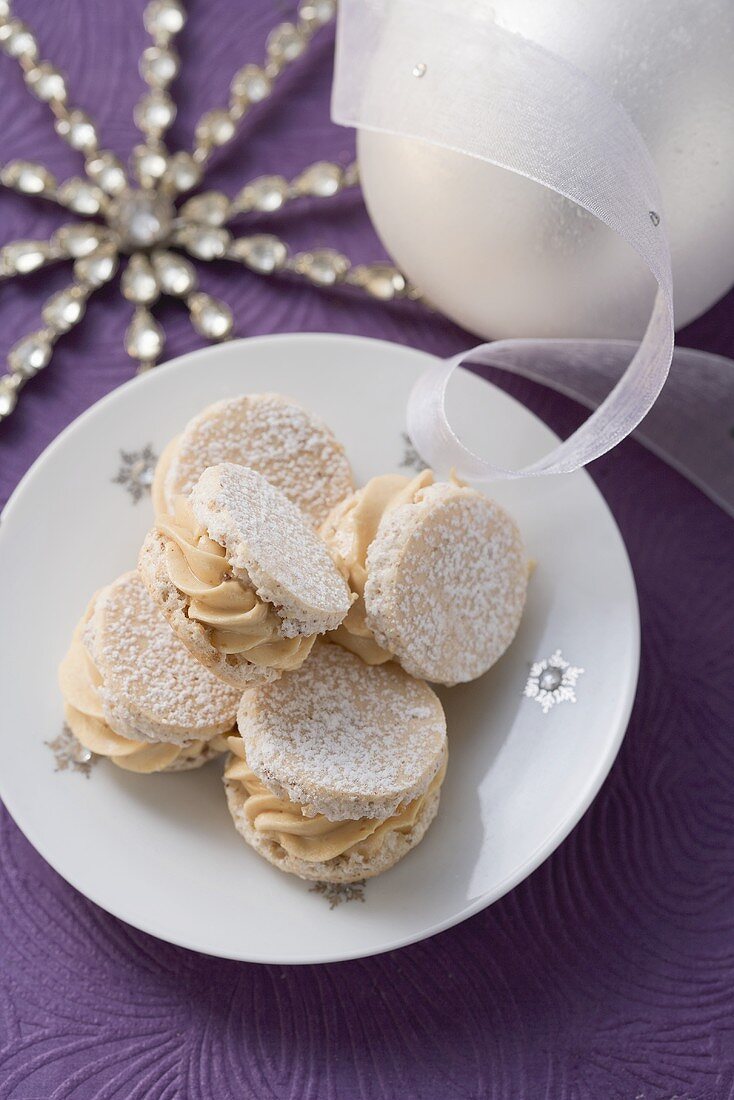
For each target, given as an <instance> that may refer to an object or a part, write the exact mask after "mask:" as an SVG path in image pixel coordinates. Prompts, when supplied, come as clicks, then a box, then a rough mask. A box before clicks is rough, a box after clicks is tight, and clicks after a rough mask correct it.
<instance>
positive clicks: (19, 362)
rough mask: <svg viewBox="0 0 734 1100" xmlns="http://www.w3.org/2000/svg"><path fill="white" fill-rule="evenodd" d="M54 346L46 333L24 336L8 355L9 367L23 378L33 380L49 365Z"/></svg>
mask: <svg viewBox="0 0 734 1100" xmlns="http://www.w3.org/2000/svg"><path fill="white" fill-rule="evenodd" d="M52 350H53V345H52V343H51V341H50V340H49V338H48V334H47V333H46V332H44V331H41V332H34V333H31V335H30V336H24V337H23V339H22V340H19V341H18V343H17V344H14V345H13V347H12V348H11V349H10V352H9V353H8V365H9V367H10V369H11V370H12V371H14V372H15V373H16V374H19V375H21V377H23V378H32V377H33V375H34V374H38V372H39V370H43V368H44V367H45V366H46V364H47V363H48V361H49V359H50V358H51V352H52Z"/></svg>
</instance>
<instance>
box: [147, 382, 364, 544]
mask: <svg viewBox="0 0 734 1100" xmlns="http://www.w3.org/2000/svg"><path fill="white" fill-rule="evenodd" d="M222 462H233V463H235V464H236V465H238V466H249V467H250V468H251V469H253V470H257V472H258V473H259V474H262V475H263V477H266V478H267V479H268V481H269V482H270V483H271V484H272V485H274V486H275V487H276V488H277V489H280V490H281V492H283V493H285V495H286V496H287V497H288V499H289V500H291V501H293V503H294V504H297V505H298V507H299V508H300V509H301V511H302V512H303V513H304V514H305V515H306V516H307V517H308V518H309V520H310V521H311V523H312V524H313V525H314V526H315V527H318V526H319V524H321V523H322V522H323V520H324V519H326V517H327V515H328V514H329V512H330V511H331V509H332V508H333V507H334V506H335V505H336V504H338V502H339V501H340V500H343V499H344V497H346V496H348V495H349V494H350V493H351V492H352V490H353V488H354V483H353V480H352V471H351V468H350V466H349V460H348V459H347V456H346V454H345V452H344V448H343V446H342V445H341V443H339V442H338V440H337V439H336V438H335V437H334V435H333V433H332V432H331V430H330V429H329V428H328V427H327V426H326V425H325V424H323V423H322V422H321V421H320V420H318V419H317V418H316V417H315V416H312V415H311V413H309V412H308V411H307V410H306V409H303V408H301V406H300V405H297V404H296V403H295V402H293V401H290V400H288V399H287V398H285V397H281V396H280V395H279V394H272V393H263V394H245V395H243V396H241V397H232V398H227V399H226V400H224V401H218V402H216V404H214V405H210V406H209V407H208V408H206V409H204V410H203V412H201V413H199V415H198V416H195V417H194V419H193V420H191V421H190V422H189V423H188V424H187V426H186V427H185V429H184V431H183V432H182V433H181V435H179V436H176V438H175V439H173V440H171V442H170V443H169V445H168V446H167V447H166V449H165V451H164V452H163V454H162V455H161V458H160V461H159V463H158V467H157V469H156V472H155V478H154V481H153V504H154V506H155V510H156V512H157V513H159V514H160V513H168V514H170V513H171V511H172V510H173V507H174V501H175V498H176V497H177V496H182V495H183V496H186V495H188V493H190V492H191V490H192V489H193V487H194V485H195V484H196V482H197V481H198V479H199V477H200V476H201V474H202V473H203V472H204V470H205V469H207V467H209V466H216V465H219V464H220V463H222Z"/></svg>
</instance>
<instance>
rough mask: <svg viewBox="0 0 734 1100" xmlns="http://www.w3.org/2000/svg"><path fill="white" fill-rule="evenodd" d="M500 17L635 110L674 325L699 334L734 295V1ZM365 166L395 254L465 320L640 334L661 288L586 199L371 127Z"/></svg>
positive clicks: (533, 7) (530, 6)
mask: <svg viewBox="0 0 734 1100" xmlns="http://www.w3.org/2000/svg"><path fill="white" fill-rule="evenodd" d="M464 2H465V3H466V2H475V3H479V4H483V6H484V7H485V9H486V7H487V4H486V3H484V0H464ZM490 10H491V12H492V13H493V16H494V18H495V19H496V20H497V22H498V23H499V24H500V25H502V26H504V27H505V28H507V29H509V30H512V31H518V32H520V33H521V34H523V35H525V36H526V37H528V38H531V39H533V40H534V41H536V42H538V43H540V44H541V45H543V46H545V47H546V48H547V49H550V50H553V51H555V52H556V53H559V54H561V55H562V56H564V57H565V58H567V59H568V60H569V61H571V62H573V63H574V64H575V65H576V66H577V67H579V68H580V69H583V70H584V71H585V72H586V73H588V74H589V75H590V76H592V77H594V78H595V79H596V80H597V82H599V83H600V84H602V85H603V86H605V87H606V88H607V89H608V90H609V92H610V93H611V94H612V95H613V96H614V97H615V98H616V99H617V100H618V101H619V102H621V103H622V104H623V105H624V106H625V107H626V108H627V110H628V112H629V113H630V115H631V116H632V119H633V121H634V122H635V123H636V125H637V126H638V128H639V129H640V131H641V132H642V135H643V137H644V138H645V140H646V142H647V144H648V147H649V149H650V151H651V153H652V156H653V159H654V161H655V164H656V167H657V171H658V177H659V181H660V187H661V191H662V196H663V209H664V211H665V215H666V223H667V228H668V233H669V237H670V242H671V250H672V257H673V285H674V291H675V310H676V326H677V327H681V326H682V325H685V324H687V323H688V321H690V320H692V319H693V318H694V317H697V316H698V315H699V314H700V313H702V312H704V310H706V309H707V308H708V307H709V306H710V305H712V304H713V302H715V301H716V300H717V299H718V298H719V297H721V295H722V294H723V293H724V292H725V291H726V290H727V289H728V288H729V287H730V286H731V285H732V283H734V3H733V2H732V0H644V2H643V0H613V2H612V3H610V2H609V0H554V2H553V3H552V4H551V3H548V0H493V3H492V4H491V8H490ZM491 63H492V60H491V57H490V58H488V59H487V64H488V65H491ZM358 155H359V165H360V172H361V179H362V186H363V189H364V195H365V200H366V202H367V207H368V210H369V212H370V215H371V217H372V220H373V222H374V224H375V226H376V228H377V232H378V233H379V235H380V237H381V239H382V241H383V243H384V245H385V247H386V248H387V250H388V252H389V253H390V255H391V256H392V257H393V258H394V259H395V261H396V262H397V263H398V264H399V265H400V266H401V267H402V268H403V270H404V271H405V272H406V273H407V275H408V276H409V278H410V279H411V280H412V281H413V282H414V283H415V284H416V285H417V286H418V287H420V289H421V290H422V291H423V292H424V293H425V295H426V296H427V297H428V299H429V300H430V301H431V302H433V303H434V304H435V305H436V306H437V307H438V308H439V309H440V310H442V311H443V312H444V313H446V314H447V315H448V316H449V317H451V318H453V319H454V320H455V321H457V322H459V324H461V325H463V326H464V327H466V328H468V329H470V330H472V331H474V332H477V333H479V334H481V335H483V336H485V337H488V338H491V339H497V338H501V337H507V336H607V337H628V338H629V337H631V338H635V337H639V336H641V334H642V332H643V331H644V328H645V325H646V323H647V320H648V318H649V315H650V308H651V304H652V299H653V295H654V282H653V280H652V277H651V276H650V274H649V272H648V271H647V269H646V268H645V267H644V265H643V263H642V261H641V260H640V259H639V258H638V257H637V256H636V255H635V254H634V253H633V252H632V250H631V249H630V248H629V246H628V245H626V244H624V243H623V242H622V241H621V240H620V239H619V238H618V237H617V236H616V235H615V234H614V233H613V232H612V231H611V230H610V229H607V228H606V226H603V225H601V223H600V222H598V221H596V219H595V218H593V217H592V215H590V214H587V213H586V212H585V211H582V210H580V209H579V208H578V207H577V206H576V205H575V204H574V203H572V202H570V201H569V200H567V199H564V198H562V197H561V196H560V195H557V194H554V193H553V192H550V191H548V190H547V189H546V188H544V187H542V186H541V185H540V184H536V183H533V182H532V181H530V180H527V179H525V178H523V177H520V176H517V175H515V174H513V173H510V172H507V171H505V170H504V169H501V168H496V167H494V166H493V165H490V164H486V163H484V162H483V161H478V160H476V159H474V158H471V157H467V156H464V155H462V154H460V153H455V152H451V151H449V150H446V149H442V148H438V147H437V146H433V145H428V144H425V143H422V142H419V141H415V140H412V139H406V138H402V137H394V136H391V135H388V134H381V133H371V132H369V131H361V132H360V133H359V135H358Z"/></svg>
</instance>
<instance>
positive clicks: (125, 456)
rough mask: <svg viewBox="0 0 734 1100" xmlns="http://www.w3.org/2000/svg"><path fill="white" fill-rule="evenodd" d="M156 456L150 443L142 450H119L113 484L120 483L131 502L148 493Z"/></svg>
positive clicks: (140, 498) (156, 459) (134, 502)
mask: <svg viewBox="0 0 734 1100" xmlns="http://www.w3.org/2000/svg"><path fill="white" fill-rule="evenodd" d="M157 461H158V456H157V455H156V454H155V452H154V450H153V448H152V447H151V445H150V443H148V444H146V446H145V447H143V449H142V451H123V450H121V451H120V468H119V470H118V471H117V473H116V474H115V476H114V477H113V478H112V484H113V485H122V486H123V488H124V489H125V490H126V491H127V492H128V493H129V494H130V497H131V499H132V502H133V504H137V503H138V501H140V500H142V498H143V497H144V496H145V495H146V494H147V493H150V488H151V485H152V484H153V475H154V473H155V467H156V463H157Z"/></svg>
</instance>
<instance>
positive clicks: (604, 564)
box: [0, 335, 639, 963]
mask: <svg viewBox="0 0 734 1100" xmlns="http://www.w3.org/2000/svg"><path fill="white" fill-rule="evenodd" d="M432 362H433V360H432V358H431V357H430V356H428V355H426V354H424V353H422V352H418V351H413V350H410V349H408V348H404V347H399V346H397V345H393V344H387V343H382V342H380V341H375V340H366V339H359V338H354V337H345V336H298V335H296V336H276V337H266V338H263V339H255V340H247V341H240V342H238V343H231V344H225V345H223V346H221V347H217V348H214V349H208V350H205V351H199V352H195V353H194V354H192V355H188V356H185V357H184V358H182V359H180V360H178V361H176V362H174V363H171V364H170V365H167V366H165V367H159V368H157V369H156V370H155V371H153V372H152V373H150V374H148V375H145V376H144V377H142V378H139V379H136V380H135V381H133V382H131V383H130V384H128V385H125V386H123V387H122V388H121V389H118V390H117V391H116V392H115V393H113V394H111V395H110V396H109V397H106V398H105V399H104V400H102V401H100V402H99V403H98V404H97V405H95V406H94V407H93V408H92V409H90V410H89V411H88V412H87V413H85V414H84V415H83V416H82V417H80V418H79V419H78V420H77V421H76V422H75V423H74V424H72V425H71V426H70V427H69V428H67V429H66V431H64V432H63V433H62V434H61V435H60V436H59V438H58V439H57V440H56V441H55V442H54V443H53V444H52V446H50V447H49V448H48V450H47V451H46V452H45V454H43V455H42V456H41V458H40V459H39V460H38V462H36V464H35V465H34V466H33V468H32V469H31V470H30V472H29V473H28V474H27V475H26V477H25V478H24V479H23V481H22V483H21V484H20V486H19V487H18V489H17V491H16V492H15V494H14V495H13V497H12V499H11V501H10V502H9V503H8V505H7V507H6V509H5V511H4V513H3V517H2V523H1V524H0V577H2V578H3V582H2V586H3V596H2V610H3V615H2V659H1V660H0V698H2V700H3V721H2V729H1V730H0V742H1V744H0V758H1V759H2V769H1V771H0V795H1V796H2V799H3V800H4V802H5V804H6V805H7V807H8V809H9V810H10V812H11V814H12V815H13V817H14V818H15V820H16V821H17V823H18V825H19V826H20V828H21V829H22V830H23V832H24V833H25V834H26V836H27V837H28V839H29V840H30V841H31V843H32V844H33V845H34V846H35V847H36V848H37V849H38V851H39V852H40V853H41V854H42V855H43V856H44V858H45V859H47V860H48V862H49V863H50V864H51V865H52V866H53V867H54V868H55V869H56V870H57V871H58V872H59V873H60V874H61V875H63V877H64V878H65V879H67V880H68V881H69V882H70V883H72V885H74V886H75V887H76V888H77V889H78V890H81V891H82V893H84V894H86V895H87V897H89V898H91V899H92V900H93V901H95V902H97V903H98V904H99V905H101V906H102V907H103V908H105V909H107V910H109V912H111V913H114V914H115V915H116V916H118V917H121V918H122V919H123V920H125V921H128V922H129V923H130V924H132V925H135V926H136V927H138V928H141V929H144V930H145V931H147V932H151V933H153V934H154V935H156V936H160V937H161V938H162V939H165V940H169V941H171V942H172V943H177V944H181V945H183V946H186V947H190V948H194V949H196V950H197V951H204V952H208V953H209V954H212V955H221V956H225V957H229V958H235V959H245V960H252V961H262V962H266V961H267V962H278V963H303V962H324V961H331V960H337V959H346V958H354V957H358V956H362V955H370V954H374V953H377V952H380V951H386V950H388V949H390V948H394V947H398V946H400V945H402V944H406V943H410V942H412V941H415V940H419V939H422V938H424V937H426V936H430V935H432V934H433V933H435V932H438V931H439V930H441V929H443V928H447V927H449V926H450V925H452V924H456V923H457V922H458V921H461V920H463V919H464V918H465V917H468V916H470V915H471V914H472V913H476V912H477V911H478V910H480V909H482V908H483V907H484V906H486V905H489V904H490V903H491V902H493V901H495V900H496V899H497V898H499V897H500V896H501V895H502V894H504V893H505V892H506V891H507V890H509V889H511V887H513V886H514V885H515V884H516V883H518V882H520V881H521V879H523V878H525V876H526V875H528V874H530V872H531V871H532V870H533V869H534V868H535V867H537V866H538V864H539V863H541V862H542V860H544V859H545V858H546V856H548V855H549V854H550V852H552V851H553V849H554V848H555V847H556V846H557V845H558V844H559V843H560V842H561V841H562V840H563V838H564V837H565V836H566V834H567V833H568V832H569V830H570V829H571V828H572V827H573V826H574V825H575V823H576V822H577V821H578V820H579V818H580V817H581V815H582V814H583V812H584V810H586V808H587V806H588V805H589V803H590V802H591V800H592V799H593V797H594V795H595V794H596V792H597V790H598V789H599V786H600V785H601V783H602V781H603V779H604V777H605V776H606V774H607V772H608V771H609V768H610V766H611V764H612V761H613V760H614V757H615V755H616V753H617V750H618V748H619V745H620V742H621V740H622V737H623V734H624V730H625V727H626V724H627V719H628V717H629V712H630V708H631V705H632V700H633V696H634V690H635V684H636V677H637V667H638V651H639V622H638V614H637V602H636V596H635V588H634V582H633V579H632V574H631V571H630V566H629V562H628V560H627V555H626V553H625V549H624V546H623V543H622V540H621V538H620V535H619V532H618V531H617V528H616V526H615V524H614V521H613V519H612V517H611V515H610V513H609V511H608V509H607V507H606V505H605V503H604V501H603V499H602V497H601V496H600V495H599V493H598V492H597V490H596V489H595V487H594V485H593V484H592V482H591V480H590V478H589V477H588V476H587V475H586V474H584V473H577V474H574V475H571V476H566V477H558V478H544V479H537V480H529V481H527V482H522V481H521V482H513V483H506V484H502V485H499V486H497V487H496V490H495V492H494V495H495V496H496V497H497V498H498V499H499V500H500V501H501V502H502V503H503V504H504V505H506V506H507V507H508V508H509V509H510V511H511V512H512V513H513V514H514V516H515V517H516V518H517V520H518V522H519V524H520V527H521V530H522V532H523V534H524V537H525V541H526V545H527V547H528V550H529V553H530V554H531V555H532V557H533V558H534V559H535V560H536V561H537V567H536V569H535V572H534V575H533V577H532V580H531V583H530V591H529V599H528V605H527V610H526V614H525V618H524V620H523V624H522V627H521V629H520V633H519V635H518V637H517V638H516V640H515V642H514V643H513V645H512V647H511V649H510V651H509V652H508V653H507V654H506V655H505V657H504V658H503V659H502V660H501V661H500V662H499V664H498V665H497V666H495V668H494V669H492V670H491V671H490V673H489V674H488V675H486V676H484V677H482V679H481V680H478V681H476V682H475V683H473V684H470V685H466V686H463V687H458V688H453V689H450V690H445V691H442V692H441V695H442V698H443V700H444V703H445V707H446V711H447V718H448V727H449V735H450V744H451V759H450V764H449V770H448V775H447V778H446V781H445V783H444V788H443V795H442V799H441V809H440V812H439V815H438V818H437V819H436V822H435V823H434V824H433V826H432V827H431V829H430V830H429V832H428V835H427V837H426V839H425V840H424V841H423V842H422V844H420V845H419V846H418V847H417V848H416V849H415V851H413V852H411V853H410V855H409V856H408V857H407V858H406V859H405V860H404V861H403V862H402V863H400V864H398V866H397V867H396V868H394V869H393V870H392V871H389V872H388V873H387V874H385V875H383V876H382V877H381V878H377V879H373V880H370V881H369V882H368V883H367V885H366V887H365V889H364V893H363V895H362V897H363V901H362V902H360V899H359V898H354V899H352V900H351V902H350V903H349V904H346V903H345V904H339V905H338V906H337V907H335V908H333V909H332V908H330V907H329V904H328V900H329V899H328V898H325V897H324V896H322V895H321V894H319V893H317V892H313V891H312V890H310V888H309V884H307V883H304V882H302V881H301V880H300V879H297V878H293V877H291V876H288V875H284V874H281V873H280V872H278V871H277V870H275V869H274V868H273V867H271V866H270V865H269V864H268V863H266V862H264V861H263V860H261V859H260V858H259V857H258V856H256V855H255V854H254V852H253V851H251V850H250V848H248V847H247V845H246V844H245V843H244V842H243V841H242V840H241V839H240V838H239V836H238V835H237V833H236V832H235V830H234V828H233V827H232V824H231V822H230V818H229V815H228V812H227V808H226V805H225V800H224V794H223V791H222V785H221V779H220V768H219V766H218V765H217V764H212V765H210V766H209V767H207V768H204V769H202V771H200V772H190V773H188V774H180V775H175V774H174V775H159V776H137V775H133V774H130V773H126V772H124V771H120V770H119V769H117V768H115V767H114V766H113V765H112V764H110V763H109V762H108V761H99V762H97V763H96V765H95V766H94V767H93V768H92V769H91V773H90V775H89V776H88V777H85V776H84V775H82V774H79V773H78V772H75V771H73V770H66V771H61V772H57V771H55V770H54V757H53V754H52V752H51V750H50V749H49V747H48V746H47V745H46V744H45V742H46V741H50V740H53V739H54V738H56V737H57V736H58V735H59V733H60V731H61V728H62V709H61V700H60V697H59V693H58V690H57V686H56V669H57V666H58V664H59V661H60V660H61V658H62V656H63V654H64V652H65V650H66V647H67V644H68V641H69V638H70V635H71V632H72V629H73V627H74V624H75V623H76V621H77V619H78V618H79V616H80V614H81V612H82V610H83V608H84V607H85V605H86V602H87V599H88V597H89V595H90V593H91V592H92V591H94V589H96V588H98V587H99V586H100V585H103V584H105V583H107V582H108V581H110V580H112V579H113V578H114V577H116V576H117V575H118V574H119V573H121V572H122V571H124V570H126V569H129V568H130V567H131V566H132V565H133V564H134V562H135V560H136V554H137V550H138V546H139V544H140V542H141V540H142V538H143V535H144V534H145V531H146V530H147V528H148V526H149V525H150V523H151V520H152V513H151V505H150V500H149V497H148V496H147V495H143V497H142V498H141V499H140V500H139V501H138V502H137V503H135V502H134V500H133V495H134V493H133V492H131V490H132V489H134V484H131V485H129V486H127V487H126V486H125V485H124V484H120V483H119V482H117V481H115V480H114V479H115V477H116V475H117V474H118V471H120V470H121V469H122V472H123V475H124V472H125V470H126V469H129V468H130V466H131V463H132V465H133V466H134V464H135V459H134V455H135V453H139V452H142V451H143V449H144V447H145V445H146V444H150V445H151V446H152V448H153V449H154V451H155V452H156V453H160V451H161V449H162V447H163V446H164V444H165V443H166V441H167V440H168V439H169V438H170V437H171V436H172V435H174V434H175V433H176V432H178V431H179V430H180V429H181V427H182V425H183V424H184V423H185V422H186V421H187V420H188V419H189V417H190V416H192V415H193V414H194V413H196V412H197V411H198V410H199V409H200V408H202V407H203V406H204V405H206V404H208V403H209V402H211V401H214V400H217V399H218V398H221V397H226V396H229V395H233V394H238V393H242V392H246V391H267V390H270V391H278V392H281V393H284V394H289V395H291V396H293V397H295V398H297V399H299V400H300V401H301V402H302V403H304V404H305V405H307V406H308V407H309V408H311V409H312V410H313V411H314V412H316V413H317V414H318V415H320V416H321V417H323V418H324V419H325V420H326V421H327V423H329V424H330V425H331V427H332V428H333V429H334V431H335V432H336V434H337V436H338V437H339V438H340V439H341V440H343V442H344V443H345V444H346V446H347V449H348V451H349V454H350V457H351V459H352V462H353V466H354V470H355V473H356V477H357V479H358V481H359V482H364V481H365V480H366V479H368V478H370V477H372V476H374V475H375V474H379V473H384V472H386V471H389V470H395V469H400V467H401V463H403V462H404V461H405V460H406V458H407V459H408V460H410V457H411V456H410V452H409V451H408V452H407V454H406V440H405V439H404V437H403V435H402V433H403V428H404V421H405V405H406V399H407V396H408V393H409V391H410V388H411V386H412V384H413V382H414V381H415V379H416V378H417V377H418V375H419V373H420V372H421V371H423V370H425V369H426V367H428V366H429V365H430V364H431V363H432ZM449 403H450V406H451V408H450V412H451V414H452V416H453V418H454V422H455V423H456V424H457V426H458V427H459V428H460V429H461V432H462V434H463V435H464V437H465V439H466V440H467V442H468V443H469V445H472V446H474V447H475V448H478V449H481V450H483V451H485V453H487V454H490V453H491V454H492V455H493V456H494V457H496V458H497V459H499V460H501V461H502V462H504V463H506V464H509V465H515V466H516V465H520V464H523V463H525V462H527V461H528V460H530V459H531V458H533V457H537V456H538V455H540V454H541V453H543V452H545V451H547V450H548V449H549V448H550V447H551V445H552V444H553V442H554V440H555V437H554V436H553V435H552V433H551V432H550V431H549V430H548V429H547V428H546V427H545V426H544V425H543V424H541V423H540V421H539V420H537V419H536V418H535V417H534V416H532V415H531V414H530V413H529V412H528V411H527V410H526V409H524V408H523V407H522V406H521V405H519V404H518V403H517V402H515V401H514V400H512V399H511V398H509V397H507V396H506V395H505V394H503V393H501V392H500V391H499V390H497V389H495V388H493V387H492V386H490V385H489V384H487V383H486V382H483V381H482V380H480V379H478V378H476V377H474V376H473V375H471V374H469V373H468V372H464V371H462V372H459V374H458V376H457V377H456V379H455V381H454V382H453V383H452V389H451V391H450V402H449ZM121 451H124V452H132V454H133V457H131V455H128V456H127V458H128V461H127V462H126V461H125V457H124V456H122V455H121V453H120V452H121ZM135 472H136V471H135V470H133V475H135ZM557 649H560V650H561V651H562V653H563V656H564V657H565V658H566V659H567V660H568V661H570V662H571V664H572V665H575V666H583V668H584V669H585V671H584V673H583V675H581V676H580V677H579V679H578V683H577V685H576V696H577V702H576V703H575V704H572V703H571V702H564V703H559V704H557V705H555V706H553V707H552V708H551V709H550V710H549V711H548V712H547V713H544V712H543V710H542V709H541V707H540V706H539V705H538V703H537V702H536V701H534V700H532V699H529V698H524V697H523V688H524V686H525V684H526V681H527V678H528V673H529V666H530V663H531V662H533V661H535V660H538V659H542V658H545V657H548V656H550V655H551V654H552V653H553V652H554V651H555V650H557Z"/></svg>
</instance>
